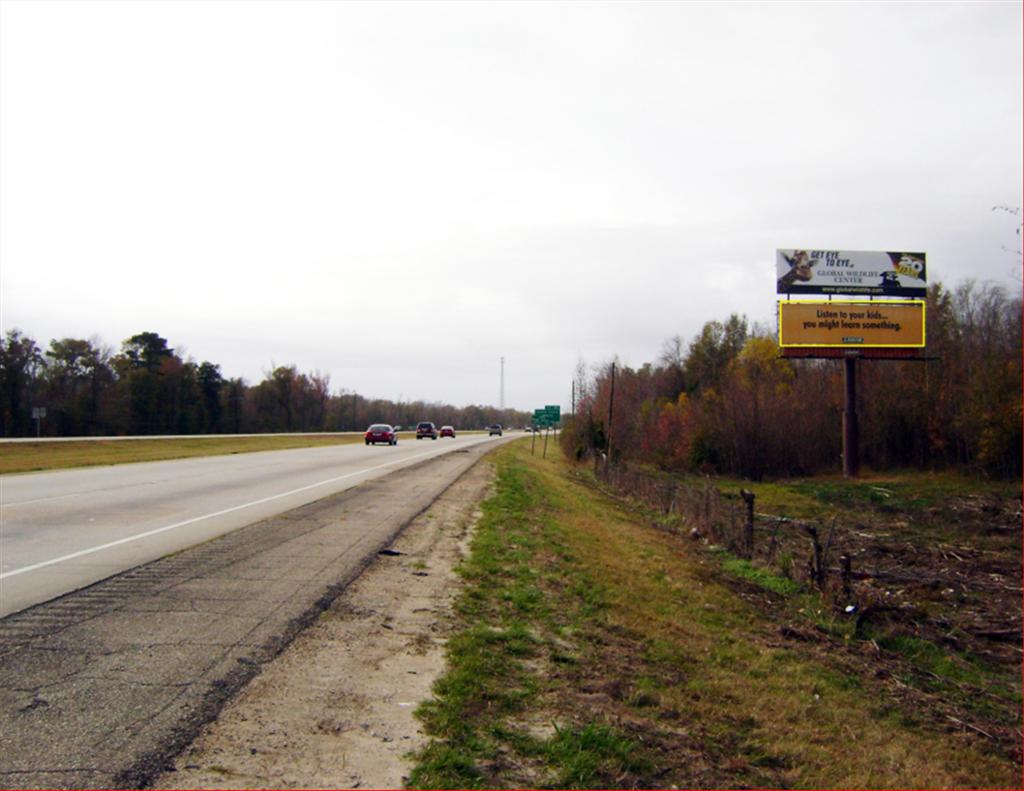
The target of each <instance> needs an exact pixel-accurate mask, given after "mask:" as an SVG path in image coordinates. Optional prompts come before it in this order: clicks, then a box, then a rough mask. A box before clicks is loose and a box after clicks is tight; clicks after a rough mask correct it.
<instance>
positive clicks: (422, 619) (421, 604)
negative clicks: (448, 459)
mask: <svg viewBox="0 0 1024 791" xmlns="http://www.w3.org/2000/svg"><path fill="white" fill-rule="evenodd" d="M492 480H493V468H492V466H491V465H490V464H487V463H482V464H476V465H474V466H473V467H472V468H471V469H470V470H469V471H468V472H467V473H466V474H465V475H463V476H462V477H461V478H460V479H459V480H458V481H457V482H456V483H455V484H454V485H453V486H452V487H451V488H450V489H448V490H447V491H446V492H445V493H444V494H443V495H442V496H441V497H440V498H439V499H438V500H437V502H435V503H434V505H433V506H431V507H430V508H429V509H428V510H427V511H425V512H424V513H423V514H421V515H420V516H419V517H417V518H416V519H415V520H414V521H413V522H412V523H410V525H409V526H408V527H407V528H406V529H405V530H404V531H403V532H402V534H401V535H400V536H399V537H398V539H396V541H395V542H394V544H392V546H391V547H390V548H389V549H388V550H385V551H384V552H382V553H381V555H380V556H378V558H377V559H376V560H375V561H374V563H372V564H371V565H370V567H369V568H368V569H367V571H366V572H365V573H364V574H363V575H362V576H360V577H359V579H357V580H356V581H355V582H354V583H353V584H352V585H351V586H350V587H349V589H348V590H347V591H346V592H345V593H344V594H342V595H341V596H340V597H338V599H337V600H336V601H335V602H334V604H333V605H332V606H331V607H330V609H328V610H327V611H326V612H325V613H324V614H323V615H322V616H321V617H320V618H319V619H318V620H317V622H316V623H315V624H314V625H313V626H311V627H310V628H309V629H307V630H306V631H305V632H303V633H302V634H300V635H299V637H298V638H296V640H295V641H294V642H293V643H292V644H291V645H290V646H289V647H288V648H287V649H286V650H285V651H284V652H282V653H281V654H280V655H279V656H278V657H277V658H276V659H275V660H274V661H273V662H272V663H270V664H268V665H267V666H266V667H264V668H263V670H262V671H261V673H260V674H259V675H258V676H256V677H255V678H254V679H253V680H252V682H250V683H249V685H248V686H247V687H246V688H245V689H244V690H243V691H242V693H241V694H240V695H239V696H238V697H237V698H236V699H234V700H233V701H232V702H231V703H229V704H228V705H227V706H226V707H225V708H224V710H223V711H222V712H221V714H220V716H219V718H218V719H217V720H216V721H214V722H212V723H210V724H209V725H208V726H207V727H206V728H205V729H204V730H203V732H202V733H201V734H200V735H199V737H198V738H196V740H195V741H194V742H193V743H192V744H191V745H190V746H189V747H187V748H186V749H185V750H184V751H183V752H182V753H181V754H180V755H179V756H178V757H177V758H176V759H175V761H174V768H173V770H170V771H167V772H165V773H164V774H162V775H161V776H160V777H158V778H157V780H156V781H155V782H154V783H153V786H152V787H154V788H164V789H166V788H181V789H185V788H401V787H402V786H403V784H404V782H405V778H406V775H407V773H408V771H409V770H410V769H411V766H412V762H411V758H410V755H411V753H413V752H414V751H415V750H417V749H419V748H420V747H421V746H423V744H424V743H425V737H424V735H423V733H422V731H421V728H420V724H419V722H418V720H417V719H416V718H415V717H414V716H413V712H414V710H415V708H416V706H417V705H418V704H419V703H420V702H421V701H423V700H425V699H427V698H429V697H430V690H431V685H432V684H433V682H434V680H435V679H436V678H437V677H438V676H440V674H441V673H442V671H443V670H444V641H445V637H446V634H447V633H448V632H449V630H450V628H451V627H450V615H451V605H452V602H453V600H454V597H455V593H456V590H457V587H458V583H459V578H458V576H457V575H456V573H455V571H454V568H455V566H456V564H457V563H458V561H459V560H460V559H461V558H462V557H463V556H464V555H465V553H466V552H467V547H468V541H469V538H470V535H471V533H472V530H473V527H474V525H475V523H476V521H477V519H478V518H479V516H480V514H479V511H478V509H477V506H478V503H479V502H480V500H482V499H483V498H484V497H485V496H487V493H488V489H489V488H490V486H491V485H492ZM392 553H400V554H392Z"/></svg>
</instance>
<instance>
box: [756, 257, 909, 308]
mask: <svg viewBox="0 0 1024 791" xmlns="http://www.w3.org/2000/svg"><path fill="white" fill-rule="evenodd" d="M775 272H776V278H777V280H776V288H775V291H776V293H778V294H862V295H864V296H868V295H871V296H886V297H924V296H925V295H926V291H927V288H928V279H927V273H928V270H927V267H926V262H925V254H924V253H908V252H874V251H866V250H776V251H775Z"/></svg>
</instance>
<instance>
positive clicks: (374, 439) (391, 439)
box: [366, 423, 398, 445]
mask: <svg viewBox="0 0 1024 791" xmlns="http://www.w3.org/2000/svg"><path fill="white" fill-rule="evenodd" d="M378 442H386V443H387V444H388V445H397V444H398V435H397V434H396V433H395V430H394V429H393V428H392V427H391V426H389V425H388V424H387V423H374V424H373V425H372V426H370V427H369V428H368V429H366V444H367V445H376V444H377V443H378Z"/></svg>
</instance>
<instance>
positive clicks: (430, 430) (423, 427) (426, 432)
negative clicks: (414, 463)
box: [416, 420, 437, 439]
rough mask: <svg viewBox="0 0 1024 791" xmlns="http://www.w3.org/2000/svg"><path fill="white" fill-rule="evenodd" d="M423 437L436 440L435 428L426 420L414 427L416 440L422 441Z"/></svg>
mask: <svg viewBox="0 0 1024 791" xmlns="http://www.w3.org/2000/svg"><path fill="white" fill-rule="evenodd" d="M424 437H430V438H431V439H437V426H435V425H434V424H433V423H431V422H429V421H426V420H425V421H423V422H422V423H420V424H419V425H418V426H416V439H423V438H424Z"/></svg>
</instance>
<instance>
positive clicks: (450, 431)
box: [441, 426, 455, 439]
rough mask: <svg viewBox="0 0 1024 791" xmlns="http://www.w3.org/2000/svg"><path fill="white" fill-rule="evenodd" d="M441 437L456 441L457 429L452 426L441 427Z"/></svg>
mask: <svg viewBox="0 0 1024 791" xmlns="http://www.w3.org/2000/svg"><path fill="white" fill-rule="evenodd" d="M441 436H442V437H451V438H452V439H455V429H454V428H452V427H451V426H441Z"/></svg>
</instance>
